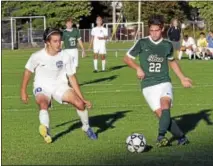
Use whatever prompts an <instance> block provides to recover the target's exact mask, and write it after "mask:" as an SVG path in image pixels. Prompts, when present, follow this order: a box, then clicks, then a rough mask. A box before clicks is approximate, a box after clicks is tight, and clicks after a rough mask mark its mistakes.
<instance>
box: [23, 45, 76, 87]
mask: <svg viewBox="0 0 213 166" xmlns="http://www.w3.org/2000/svg"><path fill="white" fill-rule="evenodd" d="M25 68H26V69H28V70H29V71H31V72H32V73H34V72H35V78H34V86H35V85H44V86H46V87H47V86H56V85H58V84H60V83H61V82H64V81H67V79H66V74H68V75H73V74H75V73H76V69H75V67H74V65H72V61H71V60H70V56H69V54H68V53H67V52H66V51H65V50H62V51H60V52H59V53H58V54H57V55H55V56H51V55H48V53H47V52H46V50H45V49H42V50H40V51H38V52H36V53H34V54H32V55H31V57H30V58H29V60H28V62H27V64H26V66H25Z"/></svg>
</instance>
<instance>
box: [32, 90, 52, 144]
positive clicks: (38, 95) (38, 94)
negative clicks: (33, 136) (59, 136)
mask: <svg viewBox="0 0 213 166" xmlns="http://www.w3.org/2000/svg"><path fill="white" fill-rule="evenodd" d="M34 94H35V100H36V103H37V104H38V106H39V121H40V126H39V133H40V134H41V136H42V137H43V138H44V140H45V142H46V143H51V142H52V138H51V136H50V134H49V123H50V119H49V113H48V107H49V104H50V102H51V95H50V94H49V93H47V92H45V91H44V90H43V89H42V88H40V87H39V88H35V90H34Z"/></svg>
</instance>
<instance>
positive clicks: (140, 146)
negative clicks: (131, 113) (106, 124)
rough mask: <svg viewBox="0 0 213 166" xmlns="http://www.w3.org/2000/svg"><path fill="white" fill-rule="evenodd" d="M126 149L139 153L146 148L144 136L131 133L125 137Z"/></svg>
mask: <svg viewBox="0 0 213 166" xmlns="http://www.w3.org/2000/svg"><path fill="white" fill-rule="evenodd" d="M126 145H127V149H128V151H130V152H132V153H134V152H136V153H141V152H143V151H144V150H145V148H146V138H145V137H144V135H143V134H138V133H133V134H132V135H130V136H128V137H127V139H126Z"/></svg>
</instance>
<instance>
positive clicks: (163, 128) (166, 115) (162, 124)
mask: <svg viewBox="0 0 213 166" xmlns="http://www.w3.org/2000/svg"><path fill="white" fill-rule="evenodd" d="M169 125H170V110H169V109H164V110H162V114H161V117H160V120H159V131H158V133H159V136H165V134H166V132H167V130H168V128H169Z"/></svg>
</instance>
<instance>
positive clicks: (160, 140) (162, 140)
mask: <svg viewBox="0 0 213 166" xmlns="http://www.w3.org/2000/svg"><path fill="white" fill-rule="evenodd" d="M168 145H169V140H168V139H167V138H166V137H164V136H158V138H157V142H156V146H157V147H165V146H168Z"/></svg>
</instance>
